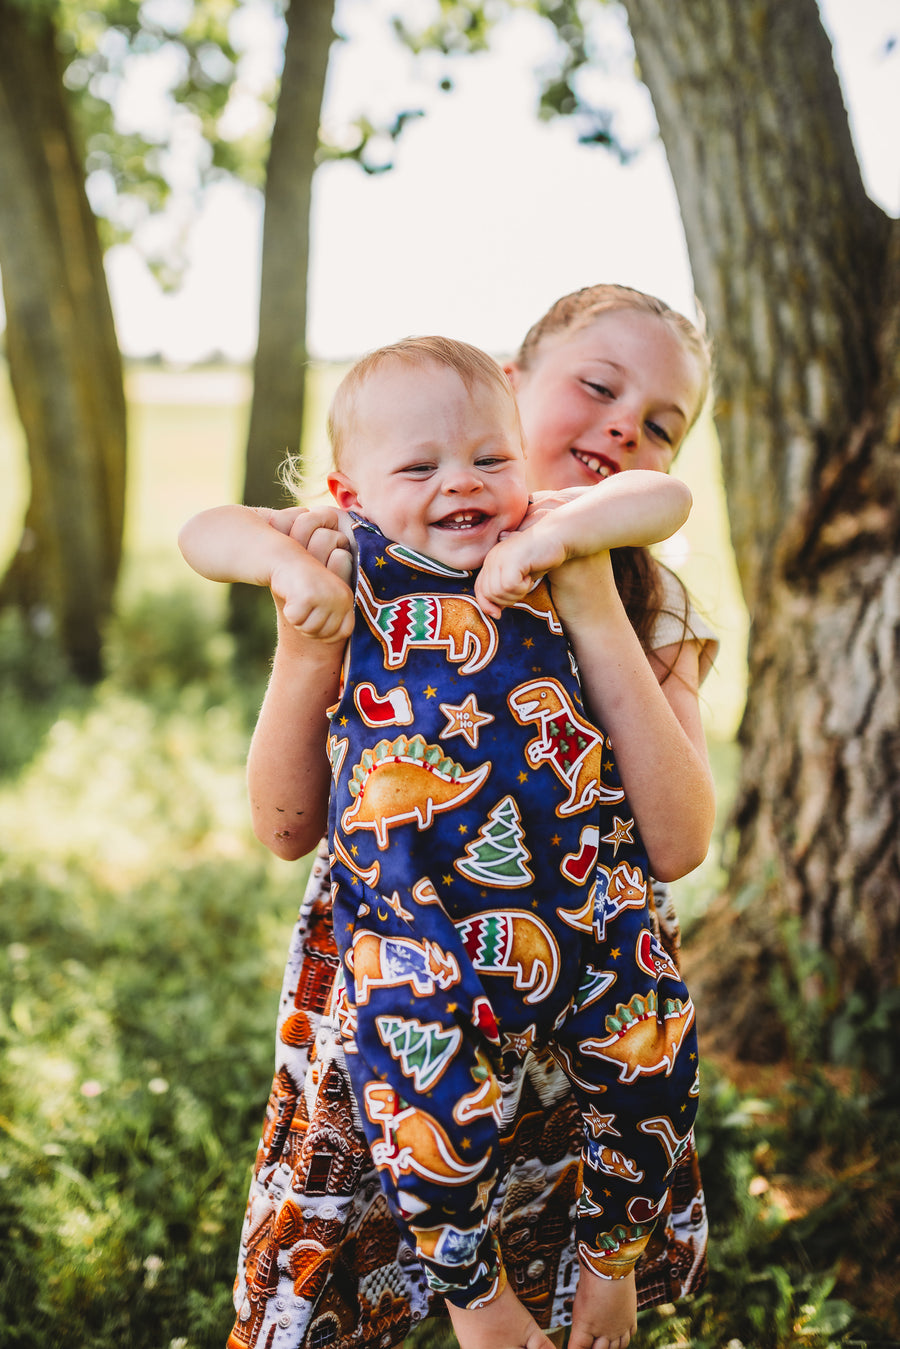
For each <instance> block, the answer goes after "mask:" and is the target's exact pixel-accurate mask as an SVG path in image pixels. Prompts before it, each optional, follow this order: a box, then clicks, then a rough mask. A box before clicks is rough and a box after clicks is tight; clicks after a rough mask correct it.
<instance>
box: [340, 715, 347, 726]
mask: <svg viewBox="0 0 900 1349" xmlns="http://www.w3.org/2000/svg"><path fill="white" fill-rule="evenodd" d="M341 725H342V726H346V725H347V718H346V717H341Z"/></svg>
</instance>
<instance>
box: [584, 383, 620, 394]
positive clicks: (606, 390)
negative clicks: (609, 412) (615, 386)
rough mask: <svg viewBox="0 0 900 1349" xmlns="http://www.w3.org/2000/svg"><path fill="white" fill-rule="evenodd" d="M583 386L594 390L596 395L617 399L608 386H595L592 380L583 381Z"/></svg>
mask: <svg viewBox="0 0 900 1349" xmlns="http://www.w3.org/2000/svg"><path fill="white" fill-rule="evenodd" d="M582 384H585V385H586V386H587V388H589V389H591V390H593V392H594V393H597V394H600V396H601V397H603V398H615V394H614V393H613V391H612V389H610V388H608V386H607V385H606V384H595V383H594V381H593V380H592V379H585V380H582Z"/></svg>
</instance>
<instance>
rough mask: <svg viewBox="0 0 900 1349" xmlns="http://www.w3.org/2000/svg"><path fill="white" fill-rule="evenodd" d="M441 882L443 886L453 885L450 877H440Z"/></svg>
mask: <svg viewBox="0 0 900 1349" xmlns="http://www.w3.org/2000/svg"><path fill="white" fill-rule="evenodd" d="M441 880H442V881H443V882H444V884H445V885H452V884H453V877H452V876H442V877H441Z"/></svg>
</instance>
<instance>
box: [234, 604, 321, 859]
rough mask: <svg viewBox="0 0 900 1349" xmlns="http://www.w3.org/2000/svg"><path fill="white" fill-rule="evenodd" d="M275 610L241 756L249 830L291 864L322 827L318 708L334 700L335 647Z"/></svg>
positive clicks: (308, 847)
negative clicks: (270, 648) (271, 648)
mask: <svg viewBox="0 0 900 1349" xmlns="http://www.w3.org/2000/svg"><path fill="white" fill-rule="evenodd" d="M276 608H278V610H279V612H278V646H277V647H276V650H275V659H274V661H273V664H272V677H271V679H270V680H269V687H268V689H267V690H266V696H265V698H264V700H263V705H262V708H261V709H260V713H259V719H258V720H257V723H256V730H255V731H254V733H253V739H252V741H251V742H250V753H249V755H248V758H247V788H248V793H249V797H250V810H251V817H252V821H253V832H254V833H255V834H256V837H257V838H258V839H259V841H260V842H261V843H264V844H265V845H266V847H267V848H270V849H271V850H272V852H274V853H275V854H276V856H278V857H281V858H284V859H285V860H286V861H289V862H293V861H296V860H297V858H299V857H304V856H305V855H306V854H307V853H308V852H310V851H311V850H312V849H313V848H314V847H315V846H316V844H317V843H318V842H319V839H320V838H321V837H322V835H323V834H324V833H325V830H326V826H327V821H328V793H329V790H330V787H331V767H330V764H329V762H328V755H327V749H326V743H327V736H328V718H327V717H326V715H325V709H326V708H327V707H330V706H331V705H332V704H333V703H336V702H337V700H338V691H339V686H340V673H341V661H342V659H343V651H344V648H343V646H339V645H337V644H335V643H333V642H320V641H316V640H314V639H310V638H306V637H304V636H303V635H302V634H301V633H298V632H297V630H296V628H294V627H293V626H292V625H291V624H290V623H288V622H287V621H286V620H285V618H284V614H283V612H282V607H281V605H279V604H278V603H277V601H276Z"/></svg>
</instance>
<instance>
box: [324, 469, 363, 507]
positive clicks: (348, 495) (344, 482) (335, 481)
mask: <svg viewBox="0 0 900 1349" xmlns="http://www.w3.org/2000/svg"><path fill="white" fill-rule="evenodd" d="M327 481H328V490H329V492H330V493H331V495H332V496H333V497H334V499H335V502H336V504H337V507H338V509H339V510H342V511H359V509H360V505H359V496H358V495H357V492H356V488H355V487H354V486H353V483H352V482H351V481H350V479H349V478H348V477H347V475H346V473H339V472H338V471H337V469H335V470H334V471H333V472H331V473H329V475H328V480H327Z"/></svg>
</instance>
